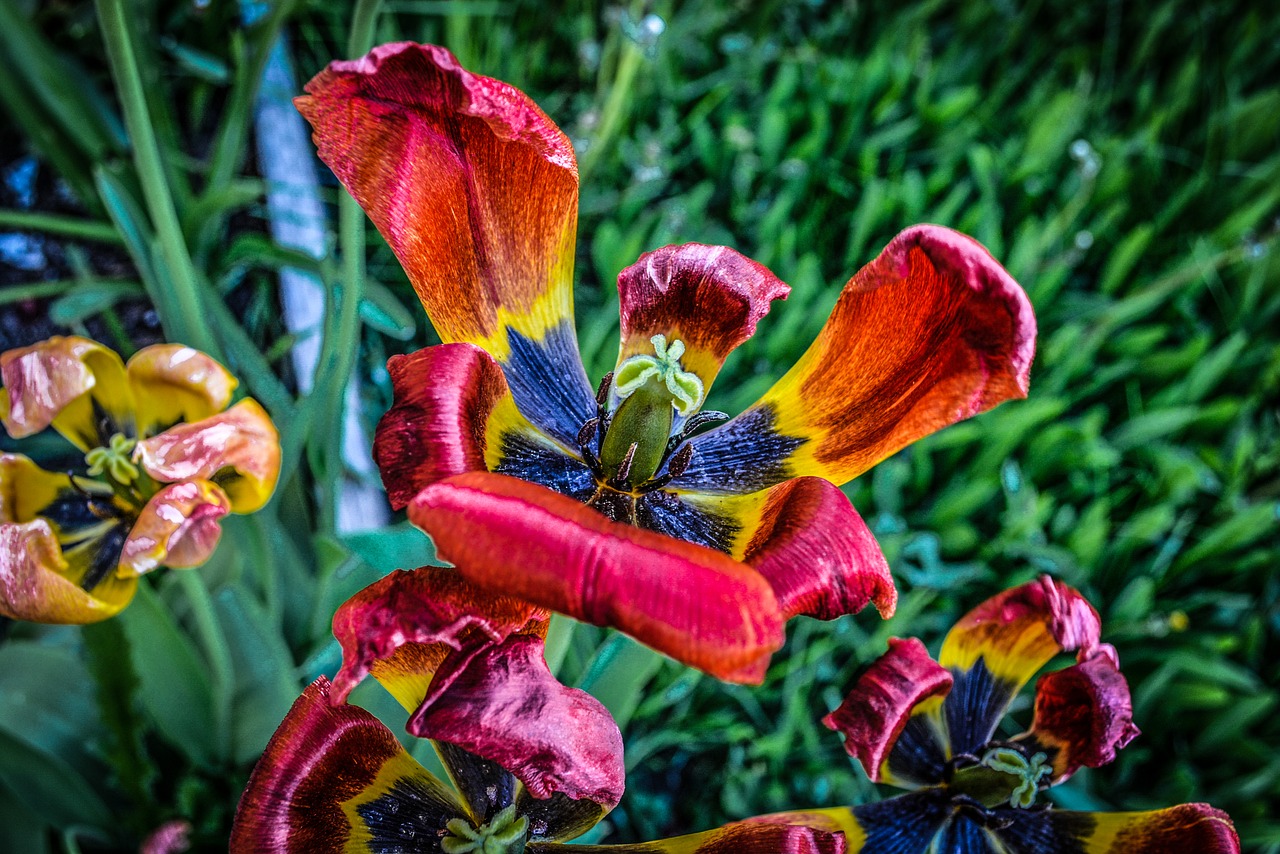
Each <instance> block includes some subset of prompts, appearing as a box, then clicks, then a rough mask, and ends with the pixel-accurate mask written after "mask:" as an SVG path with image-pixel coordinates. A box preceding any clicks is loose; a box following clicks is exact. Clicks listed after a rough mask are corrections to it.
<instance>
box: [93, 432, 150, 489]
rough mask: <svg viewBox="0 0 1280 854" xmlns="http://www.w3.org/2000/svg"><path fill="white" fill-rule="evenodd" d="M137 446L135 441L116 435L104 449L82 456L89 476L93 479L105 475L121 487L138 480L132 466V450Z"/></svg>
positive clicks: (136, 468) (135, 470)
mask: <svg viewBox="0 0 1280 854" xmlns="http://www.w3.org/2000/svg"><path fill="white" fill-rule="evenodd" d="M137 444H138V440H137V439H131V438H129V437H128V436H126V435H124V434H123V433H116V434H115V435H113V436H112V437H111V439H110V440H109V441H108V442H107V445H106V447H102V448H94V449H93V450H91V451H89V453H87V454H85V455H84V461H85V464H86V465H88V466H89V474H90V475H92V476H93V477H101V476H102V475H104V474H105V475H106V476H107V477H109V478H111V479H112V480H114V481H115V482H116V483H118V484H120V485H121V486H128V485H130V484H131V483H133V482H134V481H135V480H137V479H138V467H137V466H136V465H134V464H133V449H134V447H135V446H136V445H137Z"/></svg>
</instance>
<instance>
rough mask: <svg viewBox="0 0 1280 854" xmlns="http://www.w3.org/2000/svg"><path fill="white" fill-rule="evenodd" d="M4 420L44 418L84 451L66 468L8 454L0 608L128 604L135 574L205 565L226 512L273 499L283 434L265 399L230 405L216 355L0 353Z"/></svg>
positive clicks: (85, 610) (60, 610)
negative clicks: (261, 403) (124, 356)
mask: <svg viewBox="0 0 1280 854" xmlns="http://www.w3.org/2000/svg"><path fill="white" fill-rule="evenodd" d="M0 379H2V380H3V382H4V389H3V391H0V421H3V423H4V426H5V429H6V430H7V431H8V432H9V435H10V436H12V437H14V438H22V437H25V436H30V435H33V434H35V433H39V432H40V431H42V430H44V429H45V428H48V427H53V429H54V430H56V431H57V432H59V433H61V434H62V435H63V436H64V437H66V439H67V440H69V441H70V442H71V443H72V444H73V445H74V446H75V447H76V448H77V449H78V450H79V451H80V453H82V454H83V455H84V456H83V462H82V463H79V464H77V465H74V466H72V467H71V468H70V469H69V470H67V471H46V470H45V469H43V468H41V467H40V466H38V465H36V463H34V462H33V461H32V460H31V459H29V458H27V457H25V456H22V455H20V454H0V614H3V615H4V616H6V617H10V618H13V619H19V620H31V621H34V622H42V623H92V622H96V621H98V620H103V619H106V618H108V617H111V616H113V615H115V614H116V613H118V612H119V611H120V609H122V608H124V607H125V606H126V605H128V604H129V601H130V600H131V599H132V598H133V594H134V591H135V590H136V589H137V586H138V578H139V577H140V576H142V575H144V574H146V573H148V572H151V571H152V570H154V569H156V568H157V567H160V566H169V567H173V568H188V567H194V566H198V565H199V564H201V563H203V562H204V561H206V560H207V559H208V558H209V556H210V555H211V554H212V553H213V550H214V547H215V546H216V545H217V543H218V538H219V536H220V535H221V527H220V523H219V521H218V520H219V519H221V518H222V517H223V516H225V515H226V514H227V513H228V512H231V513H251V512H253V511H254V510H257V509H258V508H259V507H261V506H262V505H263V504H265V503H266V501H267V499H268V498H270V496H271V493H272V490H274V488H275V483H276V479H277V477H278V476H279V472H280V442H279V436H278V434H277V433H276V429H275V427H274V425H272V423H271V419H270V418H269V417H268V416H267V414H266V412H264V411H263V409H262V407H261V406H259V405H258V404H257V403H256V402H254V401H253V400H250V399H245V400H242V401H240V402H239V403H237V404H235V405H234V406H231V407H230V408H227V404H228V403H230V401H231V395H232V392H233V391H234V390H235V387H236V381H235V379H234V378H233V377H232V376H231V375H230V374H229V373H227V371H226V369H225V368H223V367H222V366H221V365H219V364H218V363H217V362H215V361H214V360H213V359H211V358H210V357H209V356H207V355H205V354H204V353H201V352H199V351H197V350H193V349H191V348H190V347H183V346H180V345H176V344H161V345H156V346H152V347H145V348H143V349H142V350H140V351H138V353H137V354H136V355H134V356H133V358H131V359H130V360H129V363H128V364H127V365H126V364H125V363H124V362H122V361H121V359H120V357H119V356H118V355H116V353H114V352H112V351H111V350H108V349H107V348H105V347H103V346H102V345H100V344H97V343H95V342H93V341H89V340H87V339H85V338H77V337H67V338H63V337H55V338H50V339H48V340H47V341H42V342H40V343H38V344H35V345H32V346H30V347H24V348H21V349H17V350H9V351H7V352H5V353H3V354H0Z"/></svg>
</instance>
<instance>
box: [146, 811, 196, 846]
mask: <svg viewBox="0 0 1280 854" xmlns="http://www.w3.org/2000/svg"><path fill="white" fill-rule="evenodd" d="M190 850H191V822H189V821H187V820H186V819H181V818H179V819H174V820H173V821H166V822H165V823H164V824H162V825H160V826H159V827H157V828H156V829H155V830H153V831H151V833H150V834H149V835H148V836H147V838H146V839H144V840H142V845H141V847H140V848H139V849H138V854H182V852H184V851H190Z"/></svg>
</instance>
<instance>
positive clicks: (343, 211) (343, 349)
mask: <svg viewBox="0 0 1280 854" xmlns="http://www.w3.org/2000/svg"><path fill="white" fill-rule="evenodd" d="M381 6H382V0H358V2H357V3H356V8H355V12H354V13H353V15H352V19H351V35H350V38H349V40H348V41H347V53H348V55H350V56H361V55H363V54H364V53H366V52H368V50H369V49H370V47H372V46H373V35H374V30H375V28H376V26H377V21H378V12H379V10H380V8H381ZM364 228H365V223H364V211H363V210H361V208H360V205H359V204H358V203H357V202H356V200H355V199H353V198H352V197H351V195H350V194H349V193H343V194H342V197H341V198H340V199H339V200H338V241H339V246H340V248H341V252H342V286H341V288H339V289H338V292H337V295H336V296H337V300H336V302H337V320H336V322H335V323H326V324H325V340H324V342H323V344H322V345H321V353H323V354H324V356H323V363H322V364H321V366H320V370H319V371H318V372H317V374H316V375H317V377H318V378H319V382H317V387H316V389H315V391H314V392H313V398H314V400H315V403H316V404H317V405H319V406H321V407H323V409H321V410H319V411H320V412H322V413H324V414H325V416H327V417H329V418H330V419H332V420H331V421H330V424H331V425H332V427H331V429H330V431H329V432H328V433H327V435H329V436H331V437H334V439H333V441H334V442H335V443H336V445H337V448H336V451H337V452H336V453H330V454H327V455H326V466H325V472H324V498H323V503H322V506H321V508H320V510H321V524H322V525H323V529H331V528H332V527H333V524H334V520H335V519H336V517H337V500H338V492H339V483H340V481H341V478H342V453H341V447H342V425H343V413H344V411H345V406H344V405H343V404H344V400H343V396H344V394H345V392H346V388H347V383H348V382H349V381H350V379H351V371H352V369H353V368H354V367H355V362H356V356H357V355H358V354H359V351H360V300H361V298H362V297H363V295H364V277H365V258H364V254H365V235H364ZM332 305H333V303H332V302H331V303H330V309H332ZM312 414H313V416H314V415H315V414H316V413H315V412H313V413H312Z"/></svg>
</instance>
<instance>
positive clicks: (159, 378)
mask: <svg viewBox="0 0 1280 854" xmlns="http://www.w3.org/2000/svg"><path fill="white" fill-rule="evenodd" d="M125 371H126V372H127V373H128V375H129V385H130V387H131V388H132V389H133V399H134V404H135V406H136V407H137V424H138V433H139V434H140V435H143V436H151V435H154V434H155V433H159V432H160V431H162V430H164V429H166V428H168V427H172V426H173V425H174V424H177V423H178V422H180V421H199V420H201V419H203V418H208V417H209V416H210V415H214V414H216V413H219V412H221V411H222V410H224V409H226V408H227V404H228V403H230V402H231V393H232V392H233V391H235V388H236V386H237V385H238V383H237V382H236V379H235V377H233V376H231V374H230V372H229V371H227V369H226V368H224V367H222V365H220V364H219V363H218V362H217V361H216V360H214V359H213V358H212V357H210V356H207V355H205V354H204V353H201V352H200V351H199V350H194V349H192V348H190V347H186V346H184V345H182V344H153V345H152V346H150V347H143V348H142V349H141V350H139V351H138V352H137V353H135V354H134V355H133V357H132V358H130V359H129V363H128V364H127V365H125Z"/></svg>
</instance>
